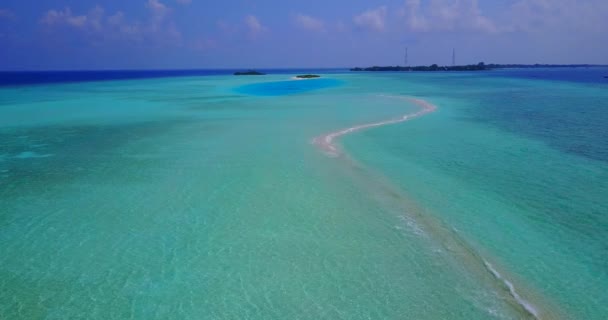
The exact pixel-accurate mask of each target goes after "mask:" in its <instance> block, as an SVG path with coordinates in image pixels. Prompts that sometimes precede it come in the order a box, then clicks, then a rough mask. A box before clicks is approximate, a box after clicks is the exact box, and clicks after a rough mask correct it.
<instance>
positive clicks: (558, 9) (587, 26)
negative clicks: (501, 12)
mask: <svg viewBox="0 0 608 320" xmlns="http://www.w3.org/2000/svg"><path fill="white" fill-rule="evenodd" d="M606 17H608V1H606V0H587V1H576V0H551V1H549V0H518V1H516V2H515V3H514V4H513V5H512V6H511V8H510V10H509V12H508V13H507V17H506V19H505V24H506V25H507V26H508V27H509V28H510V29H512V30H514V31H528V32H539V31H545V32H551V31H558V30H559V32H562V31H566V32H572V31H578V32H581V31H582V32H605V30H606V29H607V28H608V19H606Z"/></svg>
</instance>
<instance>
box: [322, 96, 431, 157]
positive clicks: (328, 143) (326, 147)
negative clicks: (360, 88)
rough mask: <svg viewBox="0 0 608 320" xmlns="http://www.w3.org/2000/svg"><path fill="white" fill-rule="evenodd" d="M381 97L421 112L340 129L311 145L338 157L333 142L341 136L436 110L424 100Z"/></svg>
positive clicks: (323, 136)
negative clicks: (406, 103) (407, 103)
mask: <svg viewBox="0 0 608 320" xmlns="http://www.w3.org/2000/svg"><path fill="white" fill-rule="evenodd" d="M383 96H384V97H390V98H398V99H407V100H408V101H410V102H413V103H415V104H417V105H418V106H420V107H422V108H421V110H419V111H417V112H414V113H409V114H406V115H403V116H401V117H400V118H397V119H391V120H385V121H380V122H373V123H366V124H361V125H358V126H354V127H350V128H346V129H342V130H339V131H335V132H331V133H328V134H325V135H322V136H319V137H316V138H314V139H313V143H314V144H315V145H317V146H318V147H319V148H321V150H323V151H325V152H326V153H327V154H328V155H330V156H334V157H337V156H339V155H340V150H339V149H338V147H337V146H336V144H335V143H334V141H335V140H336V139H337V138H339V137H341V136H343V135H347V134H349V133H353V132H356V131H360V130H364V129H369V128H373V127H379V126H384V125H388V124H394V123H399V122H404V121H408V120H412V119H414V118H417V117H420V116H423V115H425V114H427V113H431V112H434V111H435V110H437V107H435V106H434V105H433V104H431V103H429V102H426V101H424V100H421V99H416V98H411V97H402V96H386V95H383Z"/></svg>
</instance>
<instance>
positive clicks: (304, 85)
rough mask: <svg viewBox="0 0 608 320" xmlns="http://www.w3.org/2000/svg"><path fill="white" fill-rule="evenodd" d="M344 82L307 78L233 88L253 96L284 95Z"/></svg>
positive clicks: (338, 84) (329, 86)
mask: <svg viewBox="0 0 608 320" xmlns="http://www.w3.org/2000/svg"><path fill="white" fill-rule="evenodd" d="M343 83H344V82H343V81H340V80H336V79H326V78H320V79H309V80H288V81H273V82H259V83H252V84H246V85H243V86H240V87H237V88H235V89H234V90H235V91H236V92H238V93H242V94H248V95H253V96H284V95H289V94H296V93H304V92H310V91H314V90H319V89H325V88H332V87H337V86H340V85H342V84H343Z"/></svg>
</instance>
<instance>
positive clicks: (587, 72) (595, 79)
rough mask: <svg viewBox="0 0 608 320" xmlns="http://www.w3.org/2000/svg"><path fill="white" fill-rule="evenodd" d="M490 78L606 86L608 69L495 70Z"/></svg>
mask: <svg viewBox="0 0 608 320" xmlns="http://www.w3.org/2000/svg"><path fill="white" fill-rule="evenodd" d="M488 74H489V75H492V76H498V77H511V78H524V79H539V80H551V81H567V82H578V83H588V84H601V85H608V67H606V66H594V67H578V68H538V69H497V70H493V71H490V72H489V73H488Z"/></svg>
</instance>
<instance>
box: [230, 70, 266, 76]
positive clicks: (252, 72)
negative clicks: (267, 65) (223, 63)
mask: <svg viewBox="0 0 608 320" xmlns="http://www.w3.org/2000/svg"><path fill="white" fill-rule="evenodd" d="M234 75H235V76H263V75H265V73H262V72H259V71H255V70H248V71H237V72H235V73H234Z"/></svg>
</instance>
